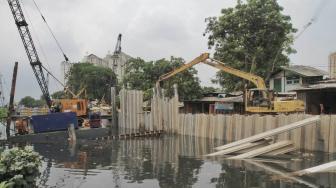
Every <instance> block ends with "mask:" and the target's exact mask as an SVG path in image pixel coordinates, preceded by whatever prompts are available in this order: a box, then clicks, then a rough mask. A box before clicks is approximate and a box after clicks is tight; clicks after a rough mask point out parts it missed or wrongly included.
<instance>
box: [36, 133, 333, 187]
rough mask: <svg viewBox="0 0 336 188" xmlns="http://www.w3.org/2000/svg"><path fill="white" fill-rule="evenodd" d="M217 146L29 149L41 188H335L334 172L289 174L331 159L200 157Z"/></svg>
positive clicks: (168, 140)
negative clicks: (38, 160)
mask: <svg viewBox="0 0 336 188" xmlns="http://www.w3.org/2000/svg"><path fill="white" fill-rule="evenodd" d="M220 144H222V143H221V142H220V141H213V140H207V139H201V138H194V137H182V136H174V137H167V136H166V137H161V138H146V139H145V138H143V139H133V140H118V141H100V142H97V141H90V142H81V143H77V145H72V146H71V145H68V144H67V143H57V144H56V143H55V144H34V148H35V150H36V151H37V152H39V153H40V154H41V155H42V156H43V157H44V163H43V167H42V169H41V170H42V177H41V180H40V181H39V186H40V187H66V188H74V187H78V188H79V187H80V188H92V187H94V188H100V187H145V188H148V187H200V188H201V187H202V188H203V187H228V188H231V187H233V188H240V187H244V188H245V187H246V188H247V187H249V188H250V187H265V188H266V187H267V188H268V187H274V188H277V187H279V188H298V187H336V173H317V174H313V175H305V176H291V175H290V172H294V171H297V170H301V169H304V168H307V167H311V166H314V165H318V164H321V163H323V162H327V161H330V160H333V159H336V156H330V155H329V156H328V155H318V154H315V155H314V156H307V157H304V158H300V157H299V158H297V157H295V158H296V159H295V160H291V159H286V158H279V159H277V160H272V162H265V161H262V160H257V161H232V160H225V159H224V158H205V157H203V155H204V154H207V153H209V152H211V151H212V148H213V147H214V146H217V145H220ZM263 160H265V159H263Z"/></svg>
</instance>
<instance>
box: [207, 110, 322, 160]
mask: <svg viewBox="0 0 336 188" xmlns="http://www.w3.org/2000/svg"><path fill="white" fill-rule="evenodd" d="M319 120H320V117H319V116H314V117H311V118H307V119H304V120H301V121H297V122H294V123H291V124H288V125H285V126H282V127H279V128H276V129H273V130H269V131H266V132H263V133H259V134H256V135H254V136H250V137H247V138H245V139H242V140H238V141H236V142H232V143H229V144H226V145H223V146H219V147H216V148H215V149H216V150H217V152H214V153H211V154H209V155H207V156H218V155H229V154H236V153H240V154H239V155H236V156H233V157H230V159H249V158H253V157H256V156H260V155H267V156H276V155H279V154H286V153H289V152H291V151H294V150H295V146H294V144H293V142H291V141H288V140H284V141H279V142H276V143H271V141H272V140H271V139H270V137H272V136H276V135H278V134H281V133H284V132H288V131H290V130H293V129H297V128H300V127H303V126H306V125H310V124H312V123H315V122H317V121H319Z"/></svg>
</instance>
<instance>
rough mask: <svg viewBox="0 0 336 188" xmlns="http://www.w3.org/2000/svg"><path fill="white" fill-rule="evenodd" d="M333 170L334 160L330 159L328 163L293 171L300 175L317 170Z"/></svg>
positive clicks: (334, 166) (335, 162)
mask: <svg viewBox="0 0 336 188" xmlns="http://www.w3.org/2000/svg"><path fill="white" fill-rule="evenodd" d="M335 171H336V161H332V162H329V163H325V164H321V165H318V166H314V167H311V168H307V169H304V170H300V171H297V172H294V174H298V175H300V176H301V175H304V174H312V173H317V172H335Z"/></svg>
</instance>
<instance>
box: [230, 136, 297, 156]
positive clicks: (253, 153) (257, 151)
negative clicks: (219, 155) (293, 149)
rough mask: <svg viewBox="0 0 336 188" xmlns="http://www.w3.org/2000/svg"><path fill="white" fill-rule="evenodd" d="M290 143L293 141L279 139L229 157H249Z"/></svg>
mask: <svg viewBox="0 0 336 188" xmlns="http://www.w3.org/2000/svg"><path fill="white" fill-rule="evenodd" d="M291 144H293V143H292V142H291V141H288V140H285V141H280V142H277V143H275V144H271V145H268V146H265V147H262V148H259V149H256V150H253V151H250V152H247V153H243V154H241V155H237V156H234V157H230V158H229V159H249V158H253V157H255V156H258V155H262V154H264V153H268V152H270V151H273V150H276V149H279V148H282V147H286V146H289V145H291Z"/></svg>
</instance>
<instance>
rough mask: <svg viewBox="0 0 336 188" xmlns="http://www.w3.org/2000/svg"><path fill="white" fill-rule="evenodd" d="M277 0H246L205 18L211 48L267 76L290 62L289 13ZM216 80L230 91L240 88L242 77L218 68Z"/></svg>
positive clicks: (231, 62)
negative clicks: (216, 14)
mask: <svg viewBox="0 0 336 188" xmlns="http://www.w3.org/2000/svg"><path fill="white" fill-rule="evenodd" d="M282 10H283V8H282V7H281V6H280V5H279V4H278V3H277V1H276V0H247V1H246V3H242V2H240V3H238V4H237V5H236V7H234V8H226V9H222V12H221V13H222V15H220V16H219V17H218V18H217V17H210V18H207V19H206V22H207V28H206V30H205V33H204V34H205V35H206V34H207V35H208V45H209V48H212V47H214V48H215V54H214V57H215V58H216V59H218V60H220V61H223V62H224V63H226V64H227V65H229V66H231V67H234V68H237V69H240V70H244V71H247V72H251V73H253V74H257V75H259V76H261V77H264V78H268V77H269V76H270V73H271V72H272V71H275V70H277V69H278V68H279V67H280V66H282V65H287V64H288V62H289V58H288V55H289V54H291V53H295V50H294V49H292V48H291V44H292V43H293V33H295V32H296V29H294V28H293V26H292V24H291V18H290V16H286V15H283V13H282ZM214 82H215V83H219V84H220V85H221V86H222V87H223V88H225V89H227V90H228V91H232V90H241V89H242V88H243V87H244V84H243V83H244V82H242V80H241V79H240V78H237V77H234V76H232V75H228V74H227V73H223V72H218V73H217V75H216V79H214Z"/></svg>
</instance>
